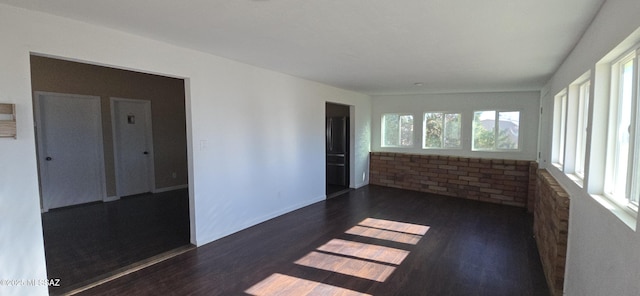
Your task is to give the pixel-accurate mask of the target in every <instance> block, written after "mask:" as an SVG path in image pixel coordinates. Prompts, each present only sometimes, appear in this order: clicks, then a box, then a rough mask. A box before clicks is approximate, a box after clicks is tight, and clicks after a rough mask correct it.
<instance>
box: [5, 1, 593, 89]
mask: <svg viewBox="0 0 640 296" xmlns="http://www.w3.org/2000/svg"><path fill="white" fill-rule="evenodd" d="M603 1H604V0H560V1H558V0H485V1H479V0H395V1H394V0H313V1H311V0H308V1H303V0H226V1H222V0H190V1H176V0H153V1H139V0H138V1H136V0H108V1H105V0H56V1H52V0H0V2H3V3H6V4H9V5H13V6H19V7H24V8H27V9H32V10H38V11H43V12H47V13H51V14H56V15H61V16H65V17H68V18H72V19H77V20H81V21H85V22H87V23H94V24H98V25H102V26H106V27H111V28H115V29H118V30H122V31H127V32H131V33H133V34H137V35H141V36H145V37H150V38H154V39H158V40H162V41H165V42H168V43H172V44H176V45H180V46H184V47H189V48H193V49H197V50H201V51H205V52H209V53H212V54H215V55H218V56H222V57H226V58H229V59H233V60H237V61H241V62H244V63H247V64H251V65H256V66H259V67H263V68H267V69H272V70H275V71H279V72H283V73H287V74H291V75H294V76H298V77H303V78H307V79H310V80H314V81H319V82H322V83H326V84H329V85H333V86H337V87H340V88H345V89H349V90H353V91H358V92H362V93H366V94H372V95H375V94H408V93H428V92H468V91H508V90H539V89H540V88H541V87H542V86H543V85H544V83H545V82H546V81H547V80H548V79H549V78H550V75H551V74H553V72H554V71H555V70H556V69H557V68H558V67H559V66H560V64H561V63H562V61H563V60H564V58H565V57H566V56H567V55H568V54H569V52H570V51H571V49H572V48H573V46H574V45H575V43H576V42H577V41H578V40H579V38H580V36H581V35H582V33H583V32H584V30H585V29H586V28H587V26H588V25H589V23H590V22H591V20H592V19H593V17H594V15H595V14H596V13H597V11H598V9H599V8H600V6H601V4H602V2H603ZM416 82H422V83H424V85H423V86H415V85H414V83H416Z"/></svg>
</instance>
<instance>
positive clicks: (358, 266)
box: [295, 252, 396, 282]
mask: <svg viewBox="0 0 640 296" xmlns="http://www.w3.org/2000/svg"><path fill="white" fill-rule="evenodd" d="M295 263H296V264H298V265H303V266H308V267H313V268H317V269H322V270H327V271H332V272H337V273H341V274H346V275H350V276H355V277H359V278H363V279H367V280H372V281H376V282H384V281H386V280H387V278H388V277H389V276H390V275H391V273H393V271H394V270H395V269H396V268H395V267H393V266H389V265H385V264H380V263H375V262H370V261H366V260H360V259H353V258H348V257H344V256H336V255H329V254H325V253H319V252H311V253H309V254H307V255H306V256H304V257H302V258H301V259H300V260H298V261H296V262H295Z"/></svg>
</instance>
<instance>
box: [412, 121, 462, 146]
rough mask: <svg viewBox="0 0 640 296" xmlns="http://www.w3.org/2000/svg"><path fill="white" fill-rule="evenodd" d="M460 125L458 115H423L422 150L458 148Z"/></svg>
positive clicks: (459, 144) (459, 143)
mask: <svg viewBox="0 0 640 296" xmlns="http://www.w3.org/2000/svg"><path fill="white" fill-rule="evenodd" d="M461 123H462V115H461V114H460V113H436V112H429V113H425V114H424V123H423V130H424V137H423V143H422V148H425V149H430V148H444V149H451V148H460V147H461Z"/></svg>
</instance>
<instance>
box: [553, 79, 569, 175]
mask: <svg viewBox="0 0 640 296" xmlns="http://www.w3.org/2000/svg"><path fill="white" fill-rule="evenodd" d="M568 101H569V94H568V92H567V89H566V88H565V89H563V90H562V91H560V92H559V93H558V94H557V95H555V97H554V99H553V136H552V137H553V139H552V146H553V148H552V149H553V151H552V154H551V163H552V164H553V165H554V166H556V167H557V168H559V169H560V170H561V171H564V160H565V159H564V157H565V148H566V142H567V104H568Z"/></svg>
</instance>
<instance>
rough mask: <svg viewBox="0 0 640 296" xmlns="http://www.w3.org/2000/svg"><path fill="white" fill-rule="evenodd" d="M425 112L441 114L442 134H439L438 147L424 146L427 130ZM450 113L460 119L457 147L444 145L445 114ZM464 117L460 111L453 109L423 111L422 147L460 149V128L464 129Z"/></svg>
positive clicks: (428, 148)
mask: <svg viewBox="0 0 640 296" xmlns="http://www.w3.org/2000/svg"><path fill="white" fill-rule="evenodd" d="M427 114H442V134H441V135H440V143H441V145H440V147H426V146H425V141H426V132H427ZM451 114H456V115H458V117H459V119H460V123H459V124H460V128H459V132H458V139H459V141H460V144H459V145H458V146H457V147H446V146H445V144H444V143H445V140H444V137H445V131H446V129H447V125H446V122H447V121H446V116H447V115H451ZM463 123H464V119H463V116H462V112H453V111H425V112H423V113H422V149H427V150H434V149H441V150H458V149H462V146H463V145H462V140H463V138H462V134H463V132H462V130H463V129H464V124H463Z"/></svg>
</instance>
